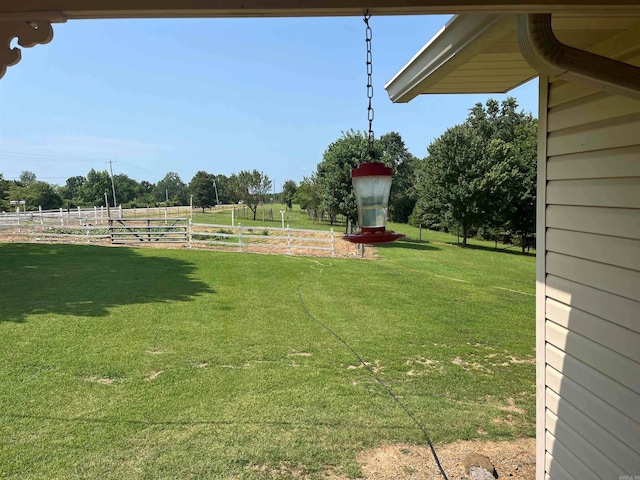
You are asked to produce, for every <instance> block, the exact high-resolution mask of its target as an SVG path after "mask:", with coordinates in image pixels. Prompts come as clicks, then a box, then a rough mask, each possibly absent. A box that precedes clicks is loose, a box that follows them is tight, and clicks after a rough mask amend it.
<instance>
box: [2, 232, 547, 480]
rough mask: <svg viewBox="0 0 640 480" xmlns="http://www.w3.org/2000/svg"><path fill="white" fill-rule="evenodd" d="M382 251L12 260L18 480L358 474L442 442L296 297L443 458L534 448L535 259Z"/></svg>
mask: <svg viewBox="0 0 640 480" xmlns="http://www.w3.org/2000/svg"><path fill="white" fill-rule="evenodd" d="M423 235H425V237H426V236H428V235H431V233H429V234H427V233H425V232H423ZM434 238H435V239H438V242H440V237H437V236H436V237H434ZM379 254H380V259H379V260H377V261H370V260H361V259H310V258H300V257H287V256H270V255H256V254H238V253H218V252H208V251H189V250H186V249H185V250H160V249H132V248H105V247H98V246H81V245H78V246H72V245H69V246H66V245H35V244H0V289H1V291H2V294H1V295H0V315H1V317H0V386H1V388H0V477H1V478H20V479H24V478H33V479H53V478H65V479H66V478H96V479H121V478H149V479H158V478H167V479H174V478H207V479H210V478H213V479H263V478H283V479H284V478H294V474H293V473H291V474H290V475H289V474H287V472H288V471H289V472H294V471H298V472H300V471H301V472H303V473H306V474H309V475H310V476H311V478H316V477H317V478H319V477H320V476H321V475H322V474H323V472H326V471H327V470H331V471H333V472H335V473H338V474H342V475H348V476H352V477H357V475H358V473H359V469H358V466H357V464H356V462H355V455H356V453H357V452H358V451H360V450H362V449H363V448H367V447H371V446H375V445H379V444H381V443H384V442H411V443H424V438H423V437H422V436H421V432H420V431H419V430H418V428H416V426H415V425H414V424H413V423H412V422H411V420H410V419H409V418H408V417H407V416H406V415H405V414H404V413H403V411H402V410H401V409H400V408H399V407H398V406H397V405H396V404H395V403H394V402H393V401H392V399H391V398H390V397H389V396H388V394H387V393H386V392H385V391H384V390H383V389H382V388H381V387H380V386H379V385H378V384H377V383H376V382H375V380H373V379H372V377H371V375H370V374H369V372H368V371H367V370H366V369H364V368H362V367H361V366H360V365H359V364H358V361H357V359H356V358H355V357H354V356H353V354H352V353H351V352H350V351H349V350H348V349H347V348H346V347H345V346H344V345H343V344H342V343H340V342H339V341H338V340H337V339H336V338H334V337H333V336H332V335H330V334H329V333H328V332H327V331H326V330H324V329H323V327H322V326H321V325H319V324H318V323H317V322H316V321H314V320H313V319H311V318H310V317H309V316H307V315H306V313H305V311H304V309H303V308H302V305H301V303H300V300H299V295H298V292H299V293H300V295H301V297H302V300H303V301H304V305H305V306H306V308H307V309H308V310H309V312H310V313H311V314H312V315H313V316H314V317H316V318H317V319H318V320H320V321H322V322H324V323H325V324H327V325H328V326H329V327H330V328H331V329H333V330H334V331H335V332H337V333H338V334H339V335H341V336H342V337H343V338H344V340H345V341H347V342H348V343H349V344H350V345H351V346H352V347H353V348H354V349H355V350H356V351H357V352H358V353H359V354H360V355H361V356H362V357H363V358H365V359H366V360H367V361H368V362H370V364H371V366H372V367H373V368H374V369H375V370H376V371H377V375H379V376H380V377H381V378H382V380H383V381H384V382H385V383H386V384H387V385H388V387H389V388H391V389H392V390H393V391H394V392H395V393H396V394H397V395H398V397H399V398H400V399H401V400H402V402H404V403H405V405H406V406H407V407H408V408H409V409H410V410H411V411H412V412H413V413H414V415H415V416H416V418H417V419H418V420H419V421H420V423H421V424H422V425H423V426H424V427H425V428H426V429H427V431H428V432H429V433H430V435H431V437H432V439H433V440H434V442H436V443H442V442H448V441H452V440H456V439H467V438H487V439H498V438H503V439H508V438H513V437H520V436H533V435H534V415H535V386H534V370H535V365H534V363H533V360H534V357H535V350H534V347H535V343H534V330H535V329H534V303H535V302H534V296H533V294H534V288H535V282H534V258H533V257H530V256H520V255H513V254H509V253H500V252H493V251H491V250H490V249H484V248H475V249H462V248H459V247H456V246H452V245H449V244H446V243H429V242H416V241H404V242H402V241H401V242H397V243H395V244H390V245H386V246H383V247H380V248H379ZM461 280H462V281H461ZM504 289H509V290H504ZM510 290H514V291H510ZM279 467H284V468H279ZM276 470H277V472H279V473H274V472H275V471H276ZM295 478H297V477H295Z"/></svg>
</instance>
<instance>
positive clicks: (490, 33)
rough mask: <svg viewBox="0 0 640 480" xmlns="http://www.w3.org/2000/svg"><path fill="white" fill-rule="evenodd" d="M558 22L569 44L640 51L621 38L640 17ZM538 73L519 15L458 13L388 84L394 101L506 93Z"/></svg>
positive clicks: (637, 28) (638, 26)
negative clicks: (526, 52) (520, 34)
mask: <svg viewBox="0 0 640 480" xmlns="http://www.w3.org/2000/svg"><path fill="white" fill-rule="evenodd" d="M552 25H553V29H554V32H555V34H556V36H557V37H558V39H559V40H560V41H561V42H563V43H566V44H567V45H571V46H574V47H576V48H580V49H584V50H589V51H593V52H595V53H599V54H601V55H609V54H611V53H612V52H614V51H615V52H616V55H615V56H616V57H617V58H619V59H621V60H625V59H628V58H631V57H634V56H637V55H638V54H640V45H638V46H637V49H635V51H625V52H622V53H620V52H618V51H617V50H616V49H615V45H616V43H618V42H619V41H620V40H622V39H623V38H624V37H626V36H628V35H638V34H639V33H640V16H637V15H615V14H613V15H612V14H610V15H607V16H589V15H585V14H567V13H564V14H554V15H553V20H552ZM536 76H537V72H536V71H535V70H534V69H533V68H532V67H531V66H529V64H528V63H527V62H526V61H525V60H524V58H523V57H522V55H521V54H520V51H519V49H518V44H517V41H516V17H515V15H460V16H457V17H454V18H453V19H452V20H451V21H450V22H449V23H448V24H447V25H446V26H445V27H443V29H442V30H441V31H440V32H439V33H438V34H437V35H436V36H435V37H434V38H433V39H432V40H431V41H430V42H429V43H427V44H426V45H425V46H424V47H423V48H422V49H421V50H420V52H418V53H417V54H416V55H415V56H414V57H413V58H412V59H411V60H410V61H409V62H408V63H407V64H406V65H405V66H404V67H403V68H402V70H400V71H399V72H398V73H397V74H396V75H395V76H394V77H393V79H391V80H390V81H389V83H387V85H386V86H385V88H386V89H387V91H388V93H389V97H390V98H391V100H392V101H393V102H399V103H404V102H408V101H410V100H412V99H413V98H415V97H416V96H417V95H419V94H424V93H431V94H435V93H504V92H508V91H509V90H511V89H513V88H515V87H517V86H519V85H521V84H522V83H524V82H526V81H528V80H530V79H532V78H534V77H536Z"/></svg>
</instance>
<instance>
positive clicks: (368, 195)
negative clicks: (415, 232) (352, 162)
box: [342, 162, 404, 243]
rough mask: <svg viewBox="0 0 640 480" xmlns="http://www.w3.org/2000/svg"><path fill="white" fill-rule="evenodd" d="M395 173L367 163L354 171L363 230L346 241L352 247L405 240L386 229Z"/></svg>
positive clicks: (354, 184)
mask: <svg viewBox="0 0 640 480" xmlns="http://www.w3.org/2000/svg"><path fill="white" fill-rule="evenodd" d="M392 172H393V170H392V169H391V168H389V167H385V166H384V164H382V163H378V162H372V163H363V164H362V165H360V166H359V167H358V168H354V169H352V170H351V181H352V182H353V189H354V191H355V194H356V201H357V203H358V225H359V226H360V230H359V231H358V232H357V233H355V234H351V235H345V236H344V237H342V238H344V239H345V240H349V241H350V242H352V243H385V242H393V241H395V240H398V239H399V238H402V237H404V235H402V234H400V233H395V232H393V231H391V230H387V229H386V225H387V207H388V205H389V192H390V191H391V174H392Z"/></svg>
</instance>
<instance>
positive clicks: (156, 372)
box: [145, 370, 164, 382]
mask: <svg viewBox="0 0 640 480" xmlns="http://www.w3.org/2000/svg"><path fill="white" fill-rule="evenodd" d="M162 372H164V370H154V371H153V372H151V373H149V375H147V376H146V377H145V380H147V381H148V382H150V381H151V380H155V379H156V378H158V377H159V376H160V375H161V374H162Z"/></svg>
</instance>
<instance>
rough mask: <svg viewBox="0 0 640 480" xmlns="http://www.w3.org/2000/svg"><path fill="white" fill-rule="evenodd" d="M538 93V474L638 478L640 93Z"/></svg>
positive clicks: (633, 57) (546, 82)
mask: <svg viewBox="0 0 640 480" xmlns="http://www.w3.org/2000/svg"><path fill="white" fill-rule="evenodd" d="M639 37H640V35H639ZM616 48H618V51H620V52H625V54H626V55H627V59H626V61H630V62H631V63H635V64H640V55H638V54H637V53H633V52H631V50H634V49H637V50H640V38H635V39H634V40H633V43H632V44H628V43H627V44H622V45H618V46H617V47H616ZM630 48H631V50H630ZM630 52H631V53H630ZM611 53H613V54H614V56H615V54H616V53H617V52H611ZM638 53H640V52H638ZM540 98H541V105H540V107H541V109H540V127H541V132H542V133H541V136H540V153H539V186H540V188H539V194H540V198H539V202H540V204H539V209H538V217H539V218H538V221H539V224H538V225H539V227H538V236H539V244H538V248H539V250H538V252H539V260H538V262H539V263H538V279H537V280H538V293H539V295H538V305H537V307H538V308H537V317H538V318H537V321H538V342H537V349H538V364H539V366H538V372H537V381H538V411H537V414H538V415H537V416H538V422H539V423H538V432H537V433H538V462H539V463H538V474H537V478H538V480H542V479H548V478H551V479H576V480H578V479H579V480H586V479H607V480H618V479H620V478H622V479H626V478H627V477H628V476H630V477H631V479H633V478H634V476H636V477H635V478H640V101H635V100H631V99H629V98H624V97H618V96H614V95H610V94H607V93H604V92H601V91H597V90H594V89H593V88H589V87H585V86H582V85H578V84H574V83H568V82H564V81H559V80H555V79H549V78H547V77H541V79H540Z"/></svg>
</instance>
